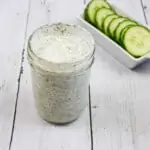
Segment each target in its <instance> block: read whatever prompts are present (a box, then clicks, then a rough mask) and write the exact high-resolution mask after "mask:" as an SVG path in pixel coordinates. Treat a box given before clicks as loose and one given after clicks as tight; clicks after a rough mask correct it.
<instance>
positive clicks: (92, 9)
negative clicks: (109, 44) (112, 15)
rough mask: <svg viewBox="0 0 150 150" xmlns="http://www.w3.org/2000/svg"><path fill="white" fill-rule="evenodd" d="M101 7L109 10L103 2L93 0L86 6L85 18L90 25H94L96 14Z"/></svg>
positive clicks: (108, 6) (107, 5)
mask: <svg viewBox="0 0 150 150" xmlns="http://www.w3.org/2000/svg"><path fill="white" fill-rule="evenodd" d="M103 7H105V8H111V6H110V5H109V4H108V3H107V2H105V1H100V0H94V1H91V2H89V4H88V5H87V16H88V18H89V21H90V23H91V24H93V25H96V20H95V17H96V13H97V11H98V9H100V8H103Z"/></svg>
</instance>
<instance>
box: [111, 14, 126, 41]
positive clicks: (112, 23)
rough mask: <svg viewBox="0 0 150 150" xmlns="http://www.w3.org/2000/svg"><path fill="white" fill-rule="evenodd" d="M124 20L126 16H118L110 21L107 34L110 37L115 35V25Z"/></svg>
mask: <svg viewBox="0 0 150 150" xmlns="http://www.w3.org/2000/svg"><path fill="white" fill-rule="evenodd" d="M125 20H127V18H124V17H119V18H116V19H114V20H112V21H111V23H110V25H109V34H110V36H111V38H114V37H115V30H116V29H117V26H118V25H119V23H121V22H123V21H125Z"/></svg>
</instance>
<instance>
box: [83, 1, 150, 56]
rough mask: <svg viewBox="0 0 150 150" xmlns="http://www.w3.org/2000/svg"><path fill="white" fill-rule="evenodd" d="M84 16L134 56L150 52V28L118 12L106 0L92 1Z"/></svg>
mask: <svg viewBox="0 0 150 150" xmlns="http://www.w3.org/2000/svg"><path fill="white" fill-rule="evenodd" d="M84 18H85V20H86V21H88V22H89V23H90V24H92V25H93V26H95V27H96V28H98V29H99V30H100V31H101V32H103V33H104V34H105V35H107V36H108V37H110V38H111V39H112V40H114V41H115V42H116V43H118V44H119V45H120V46H122V47H123V48H124V49H125V50H126V51H127V52H128V53H129V54H131V55H132V56H134V57H136V58H138V57H141V56H143V55H145V54H147V53H149V52H150V31H149V29H148V28H146V27H144V26H142V25H140V24H138V23H137V22H136V21H133V20H131V19H129V18H127V17H124V16H121V15H119V14H117V13H116V12H115V10H114V9H113V8H112V7H111V5H110V4H109V3H108V2H107V1H106V0H92V1H90V2H89V3H88V5H87V7H86V8H85V11H84Z"/></svg>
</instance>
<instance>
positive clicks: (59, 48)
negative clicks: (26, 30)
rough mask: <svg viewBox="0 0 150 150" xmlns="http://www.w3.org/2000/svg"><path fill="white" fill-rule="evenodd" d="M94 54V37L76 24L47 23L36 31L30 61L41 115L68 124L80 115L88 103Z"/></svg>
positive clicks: (29, 56)
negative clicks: (50, 24) (48, 24)
mask: <svg viewBox="0 0 150 150" xmlns="http://www.w3.org/2000/svg"><path fill="white" fill-rule="evenodd" d="M55 27H56V28H55ZM56 29H57V30H56ZM62 31H65V32H62ZM33 53H34V54H35V55H33ZM93 53H94V40H93V38H92V36H91V35H90V34H88V33H87V32H86V31H85V30H83V29H81V28H78V27H76V26H69V25H63V24H58V25H53V26H45V27H43V28H41V29H40V30H39V29H38V30H37V31H36V32H35V33H34V34H33V36H32V38H31V39H30V40H29V45H28V60H29V63H30V65H31V68H32V72H31V73H32V84H33V92H34V96H35V104H36V108H37V111H38V113H39V114H40V116H41V117H42V118H44V119H45V120H47V121H49V122H53V123H67V122H71V121H73V120H75V119H77V118H78V117H79V115H80V114H81V112H82V111H83V110H84V108H85V106H86V104H87V102H88V86H89V77H90V67H91V65H92V62H93V57H94V55H93ZM37 57H39V58H41V59H42V61H41V59H39V58H37ZM43 60H46V61H44V63H43ZM45 62H46V63H45ZM66 64H67V65H66ZM60 66H61V67H60ZM47 68H49V69H47ZM66 73H67V74H66Z"/></svg>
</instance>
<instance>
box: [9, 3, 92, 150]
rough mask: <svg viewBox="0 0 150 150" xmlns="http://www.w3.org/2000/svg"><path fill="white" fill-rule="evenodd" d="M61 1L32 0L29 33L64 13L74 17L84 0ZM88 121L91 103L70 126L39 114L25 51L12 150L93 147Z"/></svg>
mask: <svg viewBox="0 0 150 150" xmlns="http://www.w3.org/2000/svg"><path fill="white" fill-rule="evenodd" d="M59 3H60V4H59V7H61V8H59V9H58V7H54V5H53V6H50V3H49V1H40V0H32V1H31V7H30V16H29V24H28V35H29V34H30V33H31V32H32V31H33V30H34V29H35V28H37V27H39V26H40V25H42V24H46V23H48V22H50V23H51V22H54V21H56V20H59V19H61V18H62V17H65V18H66V17H67V19H68V18H69V19H71V17H70V15H71V16H74V15H76V12H77V13H78V11H79V10H78V9H80V8H81V7H82V4H83V1H81V0H76V1H74V0H72V1H71V0H68V1H67V0H62V1H61V0H60V1H59ZM60 5H61V6H60ZM50 7H51V10H49V8H50ZM58 10H59V11H58ZM62 12H63V14H62ZM70 12H71V14H70ZM51 13H52V15H51ZM56 13H57V14H56ZM54 15H55V17H54ZM63 20H64V19H63ZM89 125H90V124H89V111H88V107H87V109H86V110H85V112H84V113H83V114H82V116H81V117H80V118H79V119H78V120H77V121H76V122H74V123H72V124H69V125H67V126H55V125H52V124H49V123H47V122H45V121H44V120H42V119H41V118H40V117H39V116H38V115H37V113H36V110H35V107H34V98H33V95H32V89H31V79H30V70H29V66H28V63H27V60H26V55H25V62H24V72H23V76H22V80H21V87H20V94H19V100H18V109H17V116H16V123H15V131H14V137H13V143H12V149H11V150H37V149H38V150H52V149H55V150H63V149H64V150H90V149H91V143H90V140H91V139H90V126H89Z"/></svg>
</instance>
